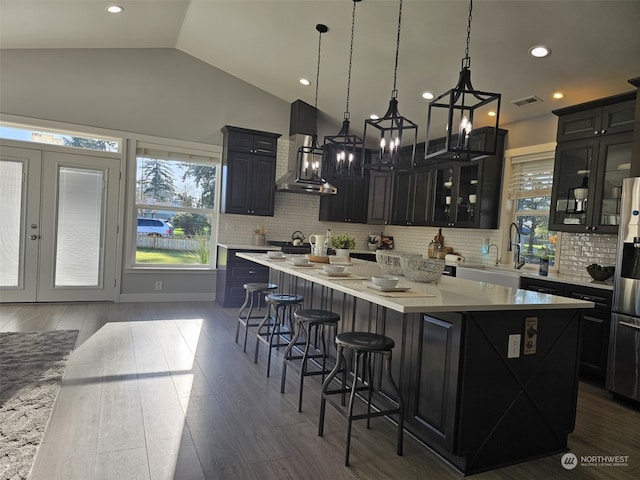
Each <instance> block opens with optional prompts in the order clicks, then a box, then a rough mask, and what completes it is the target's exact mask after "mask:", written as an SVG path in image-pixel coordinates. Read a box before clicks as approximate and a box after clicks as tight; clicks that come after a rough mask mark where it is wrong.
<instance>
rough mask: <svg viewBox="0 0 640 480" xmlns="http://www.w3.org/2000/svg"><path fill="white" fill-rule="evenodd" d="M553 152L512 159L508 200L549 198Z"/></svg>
mask: <svg viewBox="0 0 640 480" xmlns="http://www.w3.org/2000/svg"><path fill="white" fill-rule="evenodd" d="M553 161H554V157H553V152H548V153H545V154H537V155H527V156H524V157H514V158H513V159H512V162H511V182H510V184H509V198H510V199H511V200H517V199H520V198H530V197H547V196H551V186H552V185H553Z"/></svg>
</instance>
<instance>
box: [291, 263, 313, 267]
mask: <svg viewBox="0 0 640 480" xmlns="http://www.w3.org/2000/svg"><path fill="white" fill-rule="evenodd" d="M291 265H293V266H294V267H315V266H316V265H315V264H314V263H311V262H309V263H293V262H291Z"/></svg>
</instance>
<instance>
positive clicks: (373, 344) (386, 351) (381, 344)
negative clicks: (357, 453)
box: [318, 332, 404, 466]
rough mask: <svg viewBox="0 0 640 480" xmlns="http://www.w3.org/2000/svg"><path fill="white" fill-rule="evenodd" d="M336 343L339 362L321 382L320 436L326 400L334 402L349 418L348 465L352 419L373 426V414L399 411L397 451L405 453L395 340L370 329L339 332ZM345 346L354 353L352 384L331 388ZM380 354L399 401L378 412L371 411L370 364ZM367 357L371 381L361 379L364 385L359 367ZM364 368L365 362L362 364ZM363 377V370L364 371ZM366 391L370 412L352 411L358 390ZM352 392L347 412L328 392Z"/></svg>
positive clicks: (384, 372) (346, 463) (388, 413)
mask: <svg viewBox="0 0 640 480" xmlns="http://www.w3.org/2000/svg"><path fill="white" fill-rule="evenodd" d="M336 346H337V353H336V355H337V361H336V365H335V367H334V368H333V370H332V371H331V373H330V374H329V376H328V377H327V378H326V379H325V381H324V383H323V384H322V393H321V400H320V421H319V423H318V436H320V437H321V436H322V434H323V433H324V414H325V407H326V402H327V400H328V401H329V403H331V404H332V405H333V406H334V407H335V408H336V409H337V410H338V412H339V413H340V414H341V415H342V416H344V417H346V419H347V448H346V455H345V462H344V464H345V465H346V466H348V465H349V450H350V447H351V422H352V421H353V420H361V419H364V418H366V419H367V428H370V420H371V417H379V416H382V415H392V414H396V413H397V414H398V437H397V454H398V455H402V443H403V427H404V417H403V413H404V407H403V403H402V397H401V396H400V391H399V389H398V386H397V385H396V382H395V381H394V380H393V377H392V376H391V351H392V350H393V347H394V346H395V342H394V341H393V339H391V338H389V337H386V336H384V335H378V334H376V333H369V332H344V333H339V334H338V335H337V336H336ZM343 349H349V350H351V351H352V353H355V362H354V364H353V372H352V373H353V383H352V385H351V387H350V388H349V386H348V385H346V383H345V382H343V384H342V388H339V389H334V390H330V389H329V384H330V383H331V381H332V380H333V379H334V377H335V376H336V374H337V373H338V372H339V371H340V369H341V367H342V362H343V361H344V357H343ZM375 354H379V355H381V356H382V357H383V375H384V376H385V377H386V379H387V380H388V382H389V384H390V385H391V388H392V389H393V391H394V392H395V394H396V398H397V400H396V403H397V407H396V408H392V409H388V410H377V411H375V412H372V411H371V396H372V393H373V386H372V382H373V367H372V364H371V360H372V357H373V355H375ZM363 358H364V362H365V363H366V365H367V376H368V381H367V382H366V383H365V381H364V380H365V379H364V378H362V384H363V385H362V386H360V387H358V369H359V367H360V361H361V360H362V359H363ZM363 369H364V364H363ZM363 377H364V370H363ZM360 390H367V391H368V395H367V413H363V414H359V415H354V414H353V403H354V399H355V396H356V395H355V394H356V391H360ZM344 392H349V393H350V395H349V406H348V408H347V411H346V412H345V411H344V409H342V408H341V407H340V406H339V405H338V404H337V403H336V402H334V401H333V400H331V399H330V398H327V397H328V396H329V395H333V394H337V393H341V394H343V393H344Z"/></svg>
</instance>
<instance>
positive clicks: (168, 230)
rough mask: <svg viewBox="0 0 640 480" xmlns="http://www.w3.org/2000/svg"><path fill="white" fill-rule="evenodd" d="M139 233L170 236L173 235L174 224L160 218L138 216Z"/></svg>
mask: <svg viewBox="0 0 640 480" xmlns="http://www.w3.org/2000/svg"><path fill="white" fill-rule="evenodd" d="M138 235H149V236H156V237H170V236H172V235H173V225H171V223H169V222H167V221H166V220H160V219H159V218H138Z"/></svg>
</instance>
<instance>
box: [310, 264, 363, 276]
mask: <svg viewBox="0 0 640 480" xmlns="http://www.w3.org/2000/svg"><path fill="white" fill-rule="evenodd" d="M318 274H321V275H324V276H327V277H332V278H335V279H336V280H364V279H365V278H367V277H363V276H360V275H354V274H353V273H351V272H349V271H348V270H347V269H346V266H345V265H335V264H327V265H323V266H322V270H319V271H318Z"/></svg>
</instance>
